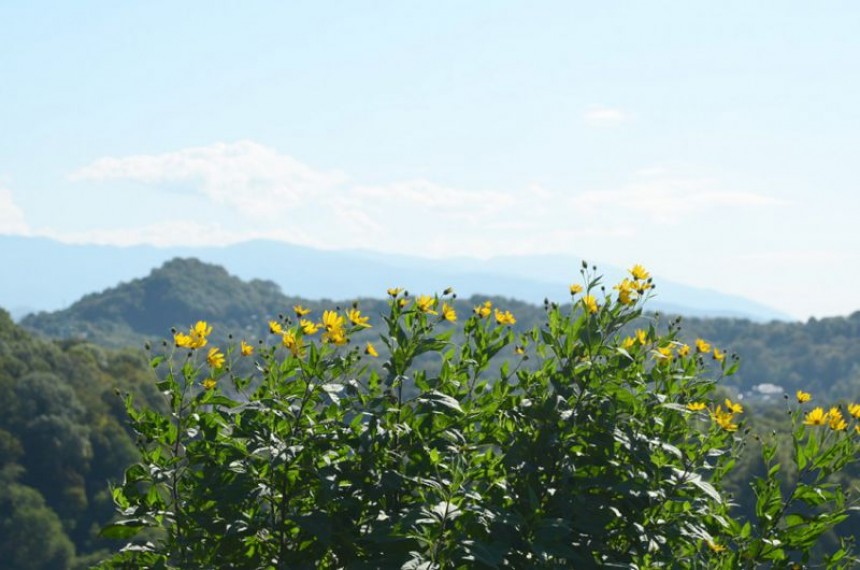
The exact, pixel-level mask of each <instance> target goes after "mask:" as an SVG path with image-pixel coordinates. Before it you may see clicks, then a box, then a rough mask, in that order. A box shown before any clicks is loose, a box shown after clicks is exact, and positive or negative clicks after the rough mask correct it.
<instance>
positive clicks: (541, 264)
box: [0, 236, 796, 322]
mask: <svg viewBox="0 0 860 570" xmlns="http://www.w3.org/2000/svg"><path fill="white" fill-rule="evenodd" d="M175 257H195V258H198V259H200V260H201V261H205V262H208V263H213V264H217V265H221V266H223V267H225V268H226V269H227V270H228V271H229V272H230V273H232V274H234V275H236V276H238V277H240V278H242V279H246V280H247V279H267V280H270V281H273V282H275V283H277V284H278V285H279V286H280V287H281V289H282V290H283V291H285V292H287V293H289V294H290V295H296V296H298V297H303V298H311V299H322V298H350V297H380V298H381V297H383V296H384V291H385V289H386V288H387V287H391V286H404V287H408V288H410V289H412V290H414V291H422V292H432V291H441V290H443V289H445V288H446V287H449V286H453V287H455V288H456V289H457V290H458V291H461V292H462V293H463V294H464V295H473V294H484V295H500V296H504V297H509V298H516V299H520V300H522V301H526V302H531V303H541V302H542V301H543V299H544V298H550V299H560V298H564V297H565V296H566V294H567V286H568V285H569V284H570V283H571V282H574V281H577V280H578V279H579V275H578V270H579V267H580V263H581V261H580V260H579V259H578V258H576V257H574V256H524V257H510V256H505V257H501V258H492V259H490V260H478V259H471V258H468V257H455V258H451V259H446V260H434V259H424V258H420V257H411V256H406V255H391V254H382V253H377V252H369V251H366V250H340V251H327V250H319V249H314V248H311V247H306V246H298V245H292V244H287V243H284V242H275V241H270V240H253V241H248V242H241V243H238V244H233V245H226V246H217V247H216V246H211V247H171V248H157V247H154V246H148V245H136V246H127V247H118V246H109V245H75V244H64V243H62V242H58V241H55V240H51V239H49V238H42V237H20V236H0V263H2V264H3V266H4V267H6V268H9V269H8V272H7V276H6V279H4V280H2V281H0V305H2V306H5V307H10V308H20V307H28V308H32V309H35V310H41V311H50V310H57V309H61V308H63V307H68V306H70V305H71V304H72V303H73V302H74V301H75V300H76V299H78V298H79V297H82V296H83V295H85V294H87V293H91V292H93V291H102V290H105V289H107V288H109V287H111V286H113V285H115V284H116V283H118V282H123V281H129V280H131V279H134V278H136V277H138V276H140V275H142V274H145V273H146V272H148V271H149V270H151V269H152V268H153V267H157V266H159V265H161V264H163V263H164V262H166V261H167V260H169V259H173V258H175ZM598 270H599V271H600V272H601V273H603V274H605V275H606V278H607V279H608V280H611V281H616V280H620V278H621V276H623V274H624V273H625V271H624V270H623V269H620V268H616V267H612V266H608V265H601V264H598ZM57 275H60V276H62V279H61V280H58V279H57ZM656 281H657V285H658V289H657V292H658V296H657V298H655V299H654V300H653V301H652V302H651V303H650V306H651V307H652V309H654V310H660V311H663V312H672V313H677V314H683V315H688V316H700V317H708V316H724V317H738V318H749V319H752V320H755V321H759V322H762V321H770V320H786V321H792V320H796V319H793V318H792V317H791V316H789V315H786V314H784V313H782V312H780V311H778V310H776V309H773V308H771V307H767V306H766V305H763V304H761V303H758V302H755V301H751V300H749V299H745V298H743V297H738V296H734V295H727V294H723V293H719V292H714V291H709V290H703V289H698V288H695V287H690V286H686V285H682V284H678V283H674V282H671V281H666V280H662V279H660V278H659V276H658V277H657V279H656ZM21 312H22V311H21V310H20V309H15V314H16V316H17V317H19V318H20V317H21V316H22V315H21Z"/></svg>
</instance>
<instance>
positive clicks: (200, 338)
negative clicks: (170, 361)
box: [173, 321, 212, 349]
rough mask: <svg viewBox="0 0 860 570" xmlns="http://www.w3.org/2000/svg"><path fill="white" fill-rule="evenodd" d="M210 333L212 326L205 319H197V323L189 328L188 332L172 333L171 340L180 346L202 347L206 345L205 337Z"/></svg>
mask: <svg viewBox="0 0 860 570" xmlns="http://www.w3.org/2000/svg"><path fill="white" fill-rule="evenodd" d="M210 334H212V327H210V326H209V325H208V324H207V323H206V321H197V323H196V324H195V325H194V326H193V327H191V328H190V329H189V331H188V334H184V333H176V334H174V335H173V342H174V343H176V346H177V347H181V348H191V349H195V348H203V347H204V346H206V342H207V341H206V337H207V336H209V335H210Z"/></svg>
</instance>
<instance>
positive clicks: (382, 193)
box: [55, 141, 777, 257]
mask: <svg viewBox="0 0 860 570" xmlns="http://www.w3.org/2000/svg"><path fill="white" fill-rule="evenodd" d="M71 178H73V179H75V180H78V181H82V182H84V181H107V180H120V179H127V180H133V181H137V182H140V183H148V184H153V185H157V186H159V187H161V188H165V189H175V188H176V184H177V183H180V184H181V185H182V188H180V189H179V191H184V192H187V191H189V190H190V191H191V192H195V193H197V194H199V195H200V196H202V197H203V198H205V199H206V200H208V201H209V202H210V206H207V207H208V210H207V212H215V213H216V214H217V213H218V212H220V213H221V215H220V217H218V216H216V218H215V219H210V218H207V219H206V221H205V222H204V221H200V220H193V219H192V220H184V219H182V220H172V221H158V222H157V223H155V224H152V225H148V226H145V227H140V228H136V229H135V228H130V229H129V228H124V227H123V228H121V229H117V230H113V229H99V230H87V231H84V232H77V233H75V234H69V233H66V234H63V236H58V235H55V237H61V238H62V239H65V240H66V241H76V242H90V243H92V242H96V243H116V244H124V245H129V244H137V243H150V244H154V245H160V246H168V245H180V244H186V245H204V244H209V245H224V244H228V243H235V242H239V241H244V240H248V239H257V238H265V239H277V240H283V241H288V242H292V243H296V244H302V245H308V246H313V247H320V248H326V249H341V248H343V249H346V248H365V249H371V250H377V251H384V252H396V253H407V254H417V255H427V256H432V257H443V256H450V255H472V256H478V257H490V256H493V255H499V254H528V253H563V252H569V251H571V249H572V248H573V249H577V250H580V251H586V250H589V249H593V247H594V246H595V245H597V244H602V245H607V244H617V245H624V246H625V247H626V246H627V244H629V243H630V240H631V238H634V237H635V236H637V235H639V233H640V232H641V230H642V229H643V228H645V227H646V224H647V223H658V224H664V225H671V224H678V223H682V222H683V223H690V221H691V220H695V218H694V217H693V216H692V215H693V214H696V213H702V212H705V213H710V212H712V211H713V210H714V209H715V208H738V207H760V206H767V205H771V204H775V203H777V201H776V200H773V199H772V198H769V197H766V196H762V195H759V194H754V193H748V192H741V191H733V190H724V189H721V188H719V185H718V184H717V183H716V182H715V181H713V180H710V179H703V178H695V177H683V176H673V175H672V171H671V170H665V169H661V170H655V169H650V170H644V171H641V172H640V173H637V174H636V175H635V176H634V178H633V179H632V181H631V182H630V183H629V184H627V185H626V186H623V187H621V188H614V189H608V190H602V191H595V190H591V191H586V192H578V193H571V192H563V191H558V190H552V189H548V188H545V187H543V186H540V185H537V184H532V185H530V186H528V187H527V188H524V189H521V190H512V189H462V188H455V187H452V186H446V185H441V184H437V183H435V182H433V181H430V180H424V179H415V180H401V181H393V182H390V183H385V184H375V185H368V184H361V183H357V182H351V181H349V180H348V179H347V178H346V176H344V175H342V174H337V173H326V172H321V171H318V170H316V169H314V168H312V167H310V166H308V165H306V164H303V163H302V162H300V161H298V160H296V159H295V158H293V157H290V156H288V155H285V154H281V153H279V152H278V151H276V150H275V149H272V148H269V147H265V146H263V145H260V144H257V143H254V142H247V141H245V142H238V143H229V144H228V143H218V144H214V145H211V146H207V147H197V148H190V149H184V150H179V151H176V152H171V153H165V154H159V155H138V156H129V157H120V158H102V159H99V160H97V161H95V162H94V163H92V164H90V165H88V166H85V167H84V168H81V169H79V170H78V171H76V172H75V173H73V174H72V175H71ZM211 204H214V205H215V206H216V208H215V209H214V210H213V209H212V208H211ZM193 216H194V212H193V211H190V210H186V212H185V213H184V214H181V217H182V218H186V217H187V218H191V217H193ZM693 223H695V222H694V221H693ZM649 229H650V228H649Z"/></svg>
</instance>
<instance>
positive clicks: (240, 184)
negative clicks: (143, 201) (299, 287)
mask: <svg viewBox="0 0 860 570" xmlns="http://www.w3.org/2000/svg"><path fill="white" fill-rule="evenodd" d="M70 178H71V179H72V180H76V181H86V180H94V181H106V180H117V179H124V180H132V181H137V182H142V183H148V184H165V183H186V184H189V185H191V187H192V188H193V189H195V190H196V191H198V192H200V193H202V194H203V195H205V196H206V197H208V198H210V199H211V200H213V201H215V202H216V203H219V204H223V205H226V206H229V207H231V208H236V209H237V210H238V211H240V212H242V213H243V214H245V215H248V216H251V217H255V218H264V219H265V218H269V219H271V218H274V217H277V216H278V215H279V214H281V213H283V212H284V211H287V210H290V209H291V208H295V207H296V206H298V205H301V204H303V203H305V202H306V201H308V200H313V199H316V198H318V197H319V196H320V194H321V193H323V192H325V191H326V190H328V189H330V188H332V187H334V186H336V185H337V184H339V183H341V182H343V181H344V180H345V178H344V176H343V175H341V174H338V173H328V172H321V171H317V170H314V169H313V168H311V167H310V166H307V165H306V164H303V163H301V162H299V161H298V160H296V159H295V158H293V157H291V156H288V155H285V154H280V153H278V152H277V151H276V150H274V149H272V148H269V147H266V146H264V145H261V144H258V143H255V142H252V141H239V142H236V143H216V144H213V145H210V146H206V147H195V148H188V149H183V150H180V151H177V152H171V153H164V154H158V155H136V156H129V157H123V158H112V157H106V158H101V159H98V160H96V161H95V162H93V163H92V164H90V165H88V166H85V167H84V168H81V169H79V170H77V171H76V172H73V173H72V174H71V175H70Z"/></svg>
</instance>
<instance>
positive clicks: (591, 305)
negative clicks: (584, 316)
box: [582, 295, 600, 314]
mask: <svg viewBox="0 0 860 570" xmlns="http://www.w3.org/2000/svg"><path fill="white" fill-rule="evenodd" d="M582 305H583V306H584V307H585V309H586V310H587V311H588V312H589V313H591V314H594V313H596V312H597V310H598V309H599V308H600V307H599V306H598V305H597V299H595V298H594V295H586V296H585V297H583V298H582Z"/></svg>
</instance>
